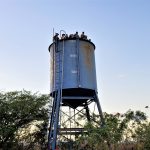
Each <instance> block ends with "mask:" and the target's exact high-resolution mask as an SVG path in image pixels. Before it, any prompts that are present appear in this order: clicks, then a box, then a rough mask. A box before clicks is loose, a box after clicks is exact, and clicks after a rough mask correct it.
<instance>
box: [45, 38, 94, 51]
mask: <svg viewBox="0 0 150 150" xmlns="http://www.w3.org/2000/svg"><path fill="white" fill-rule="evenodd" d="M68 40H77V38H68V39H60V40H59V41H68ZM79 40H80V41H86V42H88V43H90V44H92V45H93V46H94V50H95V48H96V47H95V44H94V43H93V42H91V41H89V40H86V39H80V38H79ZM54 43H55V42H52V44H50V46H49V47H48V51H49V52H50V47H51V46H52V45H53V44H54Z"/></svg>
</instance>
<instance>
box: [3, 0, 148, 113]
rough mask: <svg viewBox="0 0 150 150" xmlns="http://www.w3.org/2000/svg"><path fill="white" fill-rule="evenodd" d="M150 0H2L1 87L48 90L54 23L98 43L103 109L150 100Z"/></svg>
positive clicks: (139, 107) (131, 106) (114, 109)
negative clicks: (49, 48)
mask: <svg viewBox="0 0 150 150" xmlns="http://www.w3.org/2000/svg"><path fill="white" fill-rule="evenodd" d="M149 8H150V1H149V0H78V1H70V0H44V1H43V0H0V90H1V91H10V90H22V89H26V90H31V91H34V92H35V91H39V92H41V93H49V72H50V70H49V53H48V46H49V44H50V43H51V41H52V29H53V28H55V31H56V32H59V31H60V30H61V29H63V30H65V31H66V32H67V33H68V34H69V33H75V32H76V31H78V32H82V31H84V32H85V33H86V34H87V35H88V37H89V38H91V39H92V41H93V42H94V43H95V45H96V51H95V54H96V69H97V82H98V90H99V98H100V102H101V105H102V108H103V111H107V112H125V111H126V110H128V109H133V110H142V111H145V112H147V113H149V112H150V109H149V110H148V109H147V110H146V109H145V108H144V107H145V106H146V105H150V67H149V66H150V59H149V58H150V9H149Z"/></svg>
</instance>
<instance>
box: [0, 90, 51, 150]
mask: <svg viewBox="0 0 150 150" xmlns="http://www.w3.org/2000/svg"><path fill="white" fill-rule="evenodd" d="M48 100H49V96H48V95H41V94H38V93H34V94H32V93H31V92H29V91H25V90H23V91H14V92H6V93H4V92H1V93H0V148H2V149H4V150H5V149H13V147H14V145H18V144H20V143H21V141H20V139H19V140H18V139H17V135H19V133H18V132H19V131H21V129H25V128H27V127H28V126H29V125H32V123H33V122H35V121H40V123H39V124H38V126H39V130H37V131H36V133H34V142H35V141H36V142H40V141H42V139H44V136H43V133H42V132H40V130H41V131H43V130H46V126H47V125H46V124H47V120H48V108H47V107H46V104H47V103H48ZM44 128H45V129H44ZM37 137H38V138H37ZM42 142H43V141H42Z"/></svg>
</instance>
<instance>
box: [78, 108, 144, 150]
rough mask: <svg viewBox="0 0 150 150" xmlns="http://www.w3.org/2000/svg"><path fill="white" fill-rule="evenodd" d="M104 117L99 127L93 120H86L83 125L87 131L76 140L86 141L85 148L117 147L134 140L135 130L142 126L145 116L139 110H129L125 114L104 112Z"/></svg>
mask: <svg viewBox="0 0 150 150" xmlns="http://www.w3.org/2000/svg"><path fill="white" fill-rule="evenodd" d="M95 116H96V115H95ZM104 119H105V125H104V126H103V127H99V125H98V124H95V123H94V122H90V123H89V122H88V123H87V124H86V125H85V128H86V129H87V131H88V132H87V133H85V134H83V135H82V136H81V137H80V138H79V139H78V141H79V143H82V144H83V143H86V144H85V147H86V149H88V148H89V149H94V150H107V149H109V150H111V149H119V146H121V143H124V144H128V142H132V141H133V140H134V136H135V130H136V129H137V128H138V127H142V126H141V125H142V123H143V122H145V121H146V119H147V117H146V115H145V114H144V113H143V112H141V111H135V112H134V111H131V110H129V111H127V112H126V113H125V114H120V113H117V114H108V113H104ZM95 120H97V119H95ZM133 135H134V136H133ZM85 141H86V142H85ZM120 149H121V148H120Z"/></svg>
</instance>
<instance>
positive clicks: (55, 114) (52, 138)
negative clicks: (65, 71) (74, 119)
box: [48, 90, 61, 150]
mask: <svg viewBox="0 0 150 150" xmlns="http://www.w3.org/2000/svg"><path fill="white" fill-rule="evenodd" d="M60 102H61V93H60V90H58V93H57V95H56V98H55V99H54V103H53V105H54V106H53V109H52V110H53V111H52V114H51V115H52V116H51V119H52V120H51V123H50V131H49V141H48V150H51V149H52V150H55V147H56V140H57V131H58V123H59V111H60Z"/></svg>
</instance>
